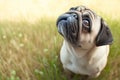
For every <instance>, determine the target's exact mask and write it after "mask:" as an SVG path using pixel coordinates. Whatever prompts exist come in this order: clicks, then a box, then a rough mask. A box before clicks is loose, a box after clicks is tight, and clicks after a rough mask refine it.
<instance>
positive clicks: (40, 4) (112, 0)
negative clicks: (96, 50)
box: [0, 0, 120, 22]
mask: <svg viewBox="0 0 120 80" xmlns="http://www.w3.org/2000/svg"><path fill="white" fill-rule="evenodd" d="M78 5H85V6H87V7H89V8H90V9H92V10H94V11H97V13H98V14H99V13H103V14H105V15H108V16H110V17H111V18H118V17H120V15H119V12H120V7H119V0H104V1H103V0H97V1H96V0H74V1H69V0H61V1H57V0H46V1H44V0H17V1H16V0H0V20H15V21H18V20H21V19H25V20H29V21H31V22H33V21H35V20H37V19H39V18H41V17H52V18H53V17H54V18H56V17H58V15H60V14H61V13H63V12H65V11H67V10H69V8H70V7H73V6H78Z"/></svg>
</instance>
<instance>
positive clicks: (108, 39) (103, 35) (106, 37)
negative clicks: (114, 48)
mask: <svg viewBox="0 0 120 80" xmlns="http://www.w3.org/2000/svg"><path fill="white" fill-rule="evenodd" d="M100 27H101V28H100V31H99V33H98V35H97V37H96V46H102V45H109V44H112V41H113V37H112V34H111V31H110V29H109V28H108V26H107V24H106V23H105V22H104V21H103V19H101V26H100Z"/></svg>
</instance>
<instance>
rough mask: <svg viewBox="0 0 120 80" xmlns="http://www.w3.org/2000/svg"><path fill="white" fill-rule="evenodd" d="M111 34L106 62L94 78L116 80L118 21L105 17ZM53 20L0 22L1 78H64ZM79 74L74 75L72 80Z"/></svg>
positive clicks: (117, 74)
mask: <svg viewBox="0 0 120 80" xmlns="http://www.w3.org/2000/svg"><path fill="white" fill-rule="evenodd" d="M106 21H107V23H108V24H109V25H110V28H111V30H112V33H113V36H114V43H113V44H112V45H111V52H110V55H109V59H108V65H107V66H106V68H105V69H104V70H103V72H102V74H101V75H100V77H98V78H97V79H94V80H106V79H108V80H113V79H114V80H119V79H120V77H119V75H120V69H119V67H120V58H119V57H120V54H119V53H120V50H119V47H120V45H119V44H120V42H119V40H120V37H119V35H120V32H119V28H120V23H119V21H117V20H111V19H109V18H106ZM55 22H56V20H49V19H40V20H38V22H36V23H34V24H33V23H29V22H27V21H20V22H16V23H15V22H10V21H5V22H1V23H0V26H1V27H0V51H1V54H0V65H1V66H0V73H1V80H66V76H65V75H64V72H63V69H62V65H61V64H60V61H59V59H58V58H59V57H58V55H59V50H60V47H61V45H62V37H61V36H60V35H59V34H58V32H57V28H56V25H55ZM79 78H80V77H79V76H78V75H76V76H75V77H74V79H73V80H78V79H79Z"/></svg>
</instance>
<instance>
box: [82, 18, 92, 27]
mask: <svg viewBox="0 0 120 80" xmlns="http://www.w3.org/2000/svg"><path fill="white" fill-rule="evenodd" d="M82 24H83V25H84V26H86V27H87V26H88V27H89V26H90V22H89V20H88V19H84V20H83V21H82Z"/></svg>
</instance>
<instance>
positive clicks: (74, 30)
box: [57, 12, 80, 44]
mask: <svg viewBox="0 0 120 80" xmlns="http://www.w3.org/2000/svg"><path fill="white" fill-rule="evenodd" d="M78 17H79V15H78V14H77V13H75V12H67V13H65V14H63V15H61V16H60V17H59V18H58V20H57V27H58V32H59V33H60V34H61V35H62V36H63V37H64V38H65V39H67V40H68V41H69V42H71V43H74V44H76V43H77V41H78V33H79V26H80V25H79V23H80V20H79V18H78Z"/></svg>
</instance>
